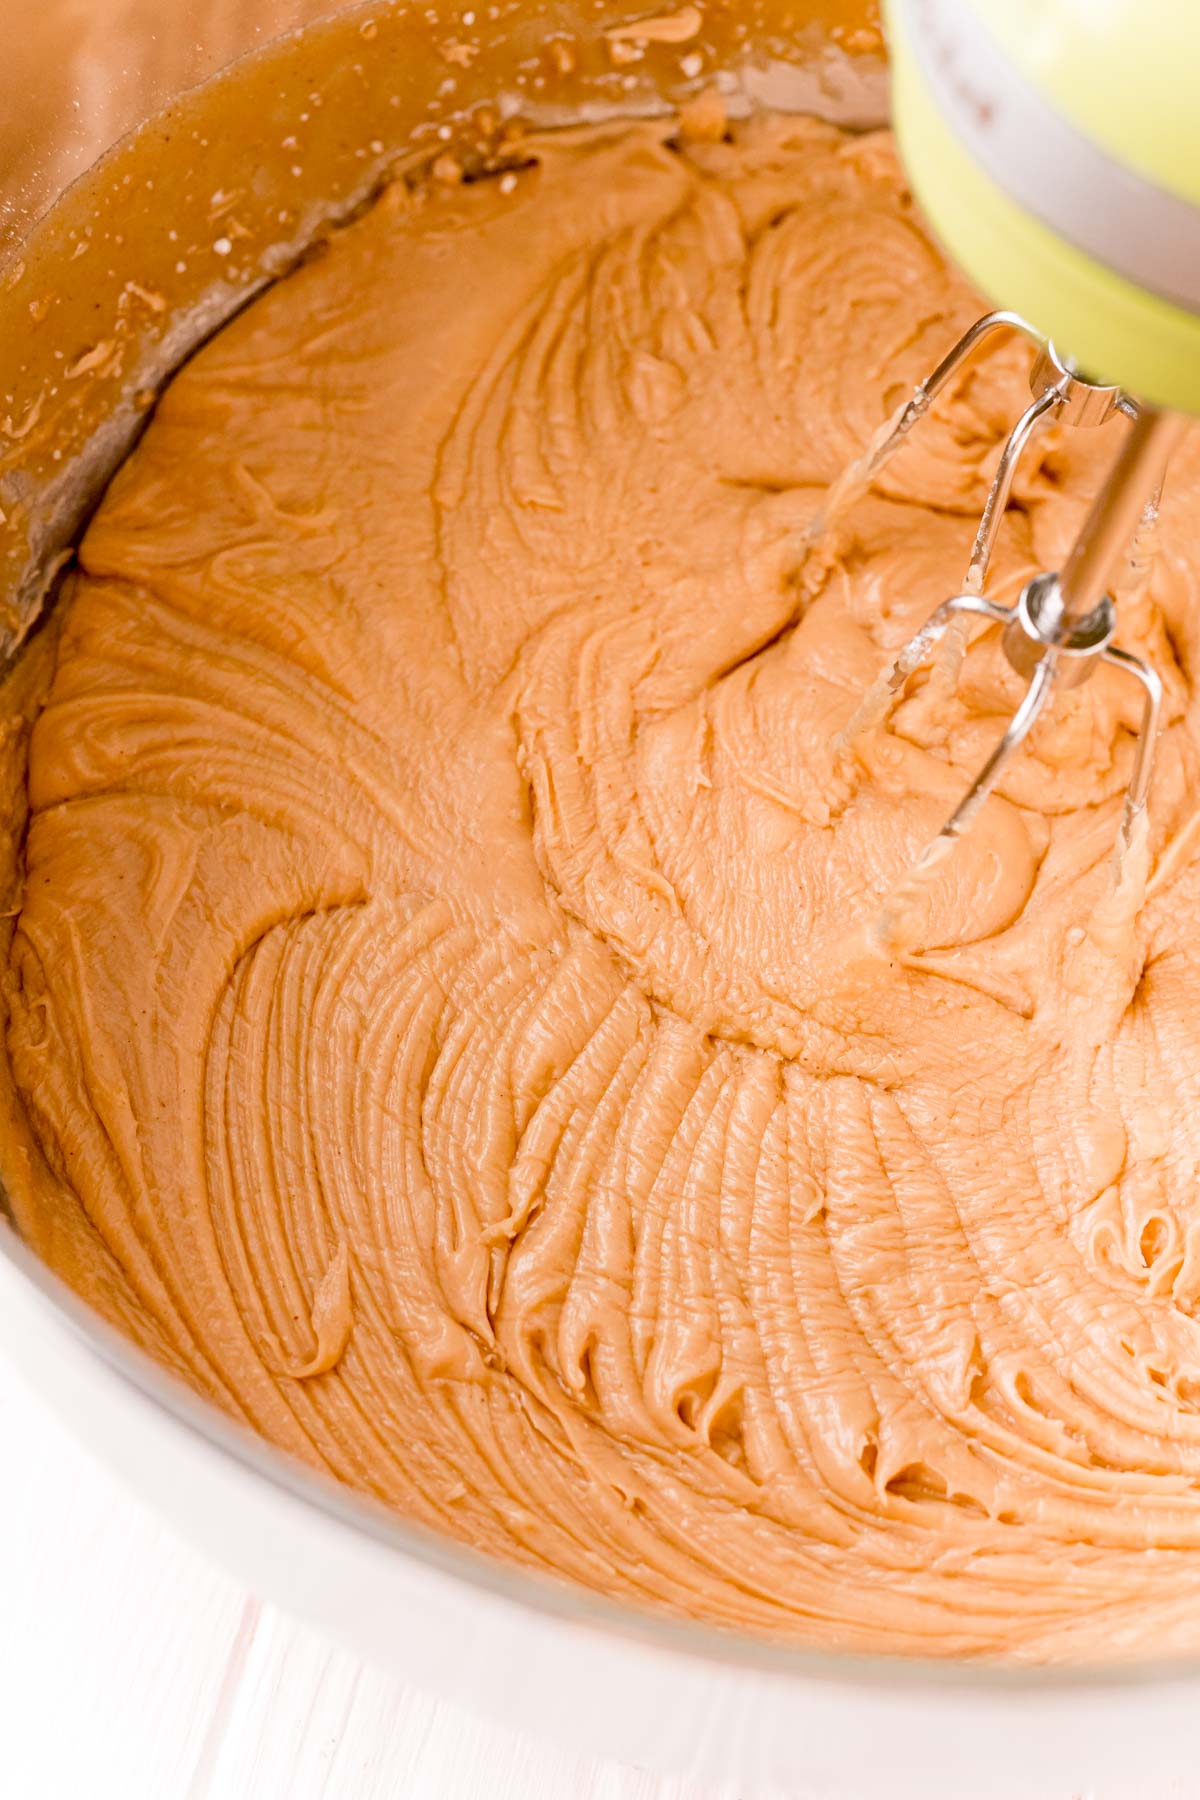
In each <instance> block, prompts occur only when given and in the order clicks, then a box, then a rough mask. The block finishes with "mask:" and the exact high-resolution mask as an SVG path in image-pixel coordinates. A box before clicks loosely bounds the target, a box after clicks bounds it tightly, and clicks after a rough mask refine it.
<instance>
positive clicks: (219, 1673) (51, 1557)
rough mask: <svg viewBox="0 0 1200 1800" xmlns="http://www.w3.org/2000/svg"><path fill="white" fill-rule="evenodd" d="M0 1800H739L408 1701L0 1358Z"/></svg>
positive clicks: (414, 1698)
mask: <svg viewBox="0 0 1200 1800" xmlns="http://www.w3.org/2000/svg"><path fill="white" fill-rule="evenodd" d="M0 1795H2V1796H3V1800H76V1797H77V1796H78V1797H79V1800H84V1797H86V1800H250V1797H253V1800H485V1797H486V1800H543V1797H545V1800H735V1797H734V1796H732V1795H731V1794H729V1793H728V1792H727V1791H726V1790H720V1791H718V1790H701V1789H699V1788H697V1787H695V1786H694V1785H692V1784H690V1783H680V1782H671V1781H661V1780H658V1779H656V1778H654V1777H652V1776H650V1775H647V1774H644V1773H641V1772H639V1771H638V1770H635V1769H630V1768H627V1767H624V1766H622V1765H619V1764H616V1763H611V1764H602V1763H596V1762H594V1761H592V1760H591V1759H590V1758H586V1759H585V1758H582V1757H577V1756H572V1755H570V1754H569V1753H567V1752H564V1751H561V1750H558V1749H556V1748H554V1747H552V1746H549V1745H546V1744H542V1743H538V1742H534V1741H531V1740H529V1739H526V1738H522V1737H519V1736H518V1735H516V1734H515V1733H509V1732H505V1731H503V1730H501V1729H499V1728H497V1727H496V1726H494V1725H490V1724H485V1723H483V1722H482V1721H480V1720H477V1719H475V1718H473V1717H471V1716H470V1715H469V1714H465V1713H463V1712H461V1711H459V1710H458V1709H457V1708H454V1707H451V1706H447V1705H444V1704H442V1703H441V1702H438V1701H436V1700H432V1699H430V1698H428V1697H426V1696H425V1695H422V1694H418V1693H415V1692H413V1691H412V1690H411V1689H407V1688H405V1687H404V1686H403V1685H402V1684H401V1683H399V1682H398V1681H396V1680H395V1679H394V1678H393V1677H391V1676H389V1675H387V1674H384V1673H381V1672H380V1671H378V1670H375V1669H371V1668H367V1667H365V1666H363V1665H362V1664H360V1663H359V1662H358V1661H357V1660H356V1659H355V1658H354V1657H353V1656H351V1655H349V1654H348V1653H347V1652H346V1651H344V1650H342V1649H341V1648H339V1647H334V1646H332V1645H329V1644H327V1643H325V1642H324V1641H322V1639H321V1638H320V1637H319V1636H317V1635H316V1634H315V1633H314V1632H312V1631H310V1630H309V1629H307V1628H306V1627H302V1626H299V1625H297V1624H295V1623H294V1622H292V1621H291V1620H289V1619H287V1618H286V1617H284V1616H283V1615H282V1614H281V1613H280V1612H278V1611H277V1610H276V1609H275V1608H274V1607H271V1606H266V1605H263V1604H261V1603H260V1602H259V1601H257V1600H256V1599H255V1598H254V1596H253V1595H251V1594H248V1593H246V1592H244V1591H243V1590H242V1589H241V1588H239V1586H238V1585H237V1583H236V1582H235V1581H233V1580H232V1579H230V1578H229V1577H228V1576H227V1575H225V1574H224V1573H223V1572H222V1571H220V1570H217V1569H214V1568H212V1567H211V1566H210V1565H209V1564H207V1563H206V1562H205V1561H204V1560H203V1559H202V1558H201V1557H200V1556H199V1555H198V1553H197V1552H195V1551H194V1550H193V1549H192V1548H191V1547H190V1546H188V1545H184V1544H182V1543H180V1542H179V1541H178V1540H177V1539H176V1538H175V1537H174V1536H173V1535H172V1534H171V1533H170V1532H168V1531H167V1530H166V1528H165V1527H164V1526H162V1525H161V1524H160V1523H159V1522H158V1520H157V1519H156V1518H154V1517H153V1516H152V1515H151V1514H150V1512H149V1511H148V1510H147V1509H146V1508H145V1507H143V1506H142V1505H141V1504H140V1503H139V1502H138V1501H137V1500H136V1499H135V1498H133V1497H132V1496H131V1495H129V1494H127V1493H126V1492H125V1491H124V1490H122V1489H121V1488H119V1487H118V1486H116V1485H115V1484H114V1482H113V1481H112V1479H111V1478H110V1477H109V1476H108V1475H107V1474H106V1473H105V1472H103V1471H102V1470H100V1469H99V1468H98V1467H96V1465H95V1464H94V1463H93V1462H92V1461H91V1459H90V1457H88V1456H87V1455H86V1454H85V1453H84V1451H82V1450H81V1449H80V1448H79V1447H78V1446H77V1445H76V1444H75V1443H74V1442H73V1441H72V1440H71V1439H70V1438H69V1437H68V1436H67V1434H66V1433H65V1431H64V1430H63V1428H62V1427H61V1426H60V1425H59V1424H58V1422H57V1421H56V1420H55V1419H52V1418H51V1417H50V1416H49V1415H48V1414H47V1413H46V1412H45V1411H44V1410H43V1409H42V1407H41V1406H40V1404H39V1403H38V1402H37V1400H36V1399H35V1397H34V1395H33V1394H32V1392H31V1391H30V1390H29V1389H28V1388H27V1387H26V1386H25V1384H24V1382H23V1381H22V1380H21V1378H20V1377H19V1375H18V1374H17V1372H16V1371H15V1370H14V1369H13V1368H12V1366H11V1365H10V1364H9V1363H8V1362H6V1361H4V1360H2V1359H0Z"/></svg>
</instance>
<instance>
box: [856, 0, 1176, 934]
mask: <svg viewBox="0 0 1200 1800" xmlns="http://www.w3.org/2000/svg"><path fill="white" fill-rule="evenodd" d="M884 15H885V22H886V26H887V32H888V40H889V48H890V52H891V59H892V96H893V99H892V108H893V121H894V125H895V130H896V135H897V140H898V143H899V148H900V153H901V157H902V160H903V161H904V164H905V167H906V170H907V173H908V176H909V179H910V181H911V183H912V186H913V189H914V192H915V194H916V196H917V198H918V200H919V201H920V203H921V205H922V208H923V210H924V212H925V215H926V217H927V219H928V220H929V222H930V224H931V225H932V227H933V229H934V231H935V232H936V234H937V235H938V236H939V237H940V238H941V240H942V242H943V244H944V245H945V247H946V249H947V250H948V251H949V253H950V254H951V256H952V257H953V258H954V260H955V261H956V262H957V263H958V264H959V266H960V267H961V268H962V269H963V270H964V271H965V273H966V274H968V275H969V276H970V277H971V279H972V280H973V281H974V283H975V284H976V286H977V287H979V288H980V289H981V290H982V292H983V293H985V294H986V295H988V296H989V298H991V299H992V300H994V301H995V302H997V303H999V304H1002V306H1003V307H1004V309H1005V310H1002V311H996V312H992V313H989V314H987V315H986V316H985V317H984V318H982V319H980V320H978V321H977V322H976V323H975V324H974V325H973V326H972V327H971V329H970V330H969V331H967V332H966V333H965V334H964V336H963V337H962V338H960V339H959V341H958V342H957V343H956V344H955V345H954V346H953V347H952V348H951V349H950V350H949V352H948V353H947V355H946V356H945V357H944V358H943V360H942V362H941V363H940V364H939V365H938V367H937V368H936V369H935V370H934V371H933V372H932V374H931V375H930V376H929V377H928V378H927V379H926V380H925V381H924V382H922V383H921V385H920V386H919V387H918V388H917V389H916V390H915V392H914V394H913V396H912V398H911V399H910V400H909V401H908V402H907V403H906V404H905V405H904V406H903V407H902V408H901V409H900V411H899V412H898V413H897V415H896V416H895V417H894V418H893V419H892V420H890V421H889V422H888V424H887V425H886V426H885V427H884V429H883V431H882V432H881V433H880V434H879V436H878V437H877V439H876V440H875V441H874V442H873V443H872V444H871V445H870V446H869V447H868V450H867V451H866V453H865V454H864V457H863V459H862V461H861V463H860V464H859V465H856V468H855V470H854V471H853V474H852V476H850V477H848V478H847V479H848V480H850V481H852V482H853V484H854V485H855V486H856V487H861V486H862V485H865V483H866V482H867V481H868V480H869V479H870V478H871V477H872V476H873V475H875V474H876V473H878V471H879V469H880V468H881V467H882V466H883V464H884V463H885V462H886V461H887V460H888V459H889V458H890V457H891V456H892V455H893V454H894V453H895V452H896V451H897V450H898V449H899V448H900V446H901V445H902V444H903V442H904V440H905V438H906V437H907V435H908V433H909V432H910V431H911V430H912V428H913V427H914V425H916V424H917V423H918V421H919V420H920V419H921V418H923V417H924V415H925V414H926V412H927V411H928V410H929V408H930V406H931V404H932V403H933V402H934V401H935V399H936V396H937V394H938V392H939V391H940V390H941V389H942V388H943V387H944V386H945V385H946V383H947V382H948V381H950V379H951V378H952V376H954V374H955V373H956V372H957V371H958V370H959V369H960V368H961V366H962V365H963V364H964V363H965V362H966V361H967V360H968V359H969V358H970V357H971V356H972V355H973V354H974V353H975V351H976V350H977V348H978V347H979V345H980V344H982V343H984V342H986V341H988V340H990V339H992V338H993V337H994V336H996V335H997V334H1000V333H1006V332H1013V333H1019V334H1021V335H1023V336H1025V337H1027V338H1029V339H1030V340H1031V341H1032V342H1033V343H1035V344H1036V346H1037V348H1038V355H1037V358H1036V361H1035V362H1034V365H1033V371H1032V376H1031V384H1030V385H1031V391H1032V397H1031V401H1030V405H1029V406H1028V408H1027V409H1026V411H1025V412H1024V413H1023V414H1022V416H1021V417H1020V418H1019V419H1018V421H1017V422H1016V424H1015V425H1014V427H1013V429H1012V432H1011V433H1010V435H1009V438H1008V440H1007V442H1006V444H1005V446H1004V449H1003V451H1002V454H1001V456H1000V460H999V464H998V466H997V469H996V474H995V478H994V480H993V482H992V485H991V490H990V492H989V494H988V498H987V503H986V505H985V508H984V513H983V517H982V520H981V523H980V527H979V531H978V533H977V535H976V538H975V543H974V546H973V549H972V552H971V557H970V562H969V565H968V568H967V571H966V573H965V576H964V580H963V586H962V591H961V592H960V593H958V594H955V595H952V596H951V597H950V598H949V599H948V600H946V601H945V602H944V603H943V605H941V606H940V607H938V609H937V610H936V611H935V612H934V613H933V615H932V616H931V617H930V618H929V619H928V620H927V621H926V623H925V625H924V626H922V628H921V630H920V631H918V632H917V633H916V635H915V636H914V637H913V638H912V639H911V640H910V641H909V642H908V643H907V644H906V645H905V646H904V647H903V649H902V650H901V651H900V654H899V655H898V656H897V657H896V659H895V661H894V662H893V663H892V664H891V666H890V667H889V668H888V669H886V670H885V671H884V672H883V673H882V674H881V676H880V677H879V679H878V680H877V681H876V682H875V683H874V684H873V686H872V688H871V689H870V690H869V691H868V693H867V694H866V695H865V697H864V699H863V701H862V703H861V705H860V706H859V707H858V709H857V710H856V712H855V714H854V716H853V718H852V719H851V721H850V723H849V725H848V726H847V727H846V728H845V730H844V731H843V732H842V734H841V741H842V744H843V746H845V745H848V744H849V742H850V741H851V740H852V739H853V738H854V737H855V736H856V735H857V733H858V732H860V731H861V730H863V729H865V728H866V727H867V726H868V725H872V724H876V723H879V722H880V721H881V720H882V719H884V718H885V717H886V716H887V714H888V713H889V712H890V710H891V708H892V706H893V705H894V704H896V703H897V702H898V700H899V698H900V697H901V695H902V694H903V692H904V689H905V687H906V685H907V683H908V681H909V679H910V677H911V676H912V675H914V674H915V673H916V671H917V670H918V669H919V668H920V667H921V666H922V665H923V664H925V663H927V662H928V661H929V660H930V659H931V658H932V657H934V655H935V654H936V655H938V656H940V657H941V658H943V659H944V663H945V666H946V667H948V668H949V669H951V670H952V669H953V667H954V665H955V660H956V658H960V657H961V654H962V651H963V649H964V648H965V643H966V636H967V634H968V633H969V631H970V630H971V629H972V628H973V626H974V625H975V624H976V623H977V622H979V621H986V622H987V623H988V624H991V625H999V626H1000V627H1001V630H1002V639H1001V641H1002V643H1003V647H1004V651H1005V653H1006V655H1007V657H1008V660H1009V662H1010V663H1011V664H1012V666H1013V667H1014V668H1015V669H1016V671H1017V672H1018V674H1020V675H1021V676H1022V677H1023V678H1025V679H1026V680H1027V682H1028V686H1027V688H1026V690H1025V694H1024V696H1023V698H1022V700H1021V703H1020V705H1019V706H1018V708H1017V710H1016V712H1015V713H1014V714H1013V717H1012V719H1011V721H1010V723H1009V726H1008V729H1007V730H1006V731H1005V733H1004V735H1003V737H1002V738H1001V740H1000V742H999V743H998V744H997V746H996V748H995V750H994V751H993V752H992V754H991V756H989V758H988V759H987V761H986V762H985V763H984V765H983V767H982V768H981V769H980V770H979V772H978V774H977V775H976V778H975V780H974V782H973V783H972V784H971V786H970V788H969V789H968V791H967V792H966V794H965V795H964V796H963V799H962V801H961V802H960V804H959V805H958V806H957V807H956V808H955V810H954V812H953V813H952V815H951V816H950V818H949V819H948V820H947V821H946V823H945V825H944V826H943V828H942V830H941V832H940V833H939V834H938V836H937V837H936V838H935V839H934V840H933V842H932V843H931V844H930V845H929V846H928V847H927V849H926V850H925V852H924V853H923V854H922V856H921V858H920V859H919V861H918V863H917V865H916V867H915V869H914V870H913V871H912V878H913V879H915V880H917V881H920V880H921V879H922V878H923V877H924V875H925V873H926V872H928V871H929V870H930V869H931V868H932V867H934V866H935V865H936V864H937V863H938V862H940V861H941V860H942V858H943V857H944V856H945V855H946V854H947V853H948V851H949V850H950V848H951V846H952V844H953V842H954V840H955V838H957V837H958V836H959V835H960V834H961V833H962V832H963V831H964V830H965V829H966V828H967V826H968V825H969V824H970V821H971V819H972V818H973V817H974V815H975V814H976V813H977V812H978V810H979V809H980V807H981V806H982V805H983V804H984V802H985V800H986V799H987V797H988V795H989V794H990V793H991V792H992V790H993V788H994V787H995V785H996V783H997V781H998V780H999V778H1000V776H1001V774H1002V772H1003V770H1004V768H1005V766H1006V765H1007V763H1008V762H1009V761H1010V759H1011V758H1012V757H1013V756H1014V755H1015V754H1016V752H1017V750H1018V749H1019V747H1020V745H1021V743H1022V742H1023V741H1024V739H1025V738H1026V737H1027V736H1028V734H1029V732H1030V730H1031V728H1032V727H1033V725H1034V723H1035V721H1036V720H1037V718H1038V717H1039V715H1040V714H1041V713H1042V712H1044V711H1045V709H1046V708H1047V706H1048V705H1049V704H1050V703H1051V702H1052V699H1053V696H1054V693H1055V691H1056V689H1058V688H1061V687H1066V686H1071V685H1074V684H1075V683H1077V682H1079V681H1082V680H1084V679H1086V678H1087V676H1088V675H1089V674H1091V673H1092V671H1093V670H1094V669H1095V668H1096V667H1097V666H1098V665H1099V663H1100V662H1101V661H1104V662H1107V663H1109V664H1112V665H1116V666H1118V667H1119V668H1121V669H1122V670H1123V671H1124V672H1125V673H1126V674H1128V675H1129V677H1130V678H1132V679H1134V680H1136V681H1137V682H1139V683H1140V685H1141V690H1142V699H1143V705H1142V726H1141V732H1140V735H1139V740H1138V744H1137V748H1136V753H1135V756H1134V759H1133V766H1132V773H1131V777H1130V781H1129V786H1128V790H1127V793H1126V800H1125V808H1124V814H1123V823H1122V831H1121V839H1122V842H1124V843H1127V842H1128V841H1129V840H1130V838H1131V836H1132V834H1133V832H1134V831H1135V829H1136V827H1137V824H1138V820H1139V818H1140V817H1141V815H1142V813H1143V811H1144V808H1145V803H1146V796H1147V792H1148V788H1149V781H1150V773H1151V763H1152V758H1153V749H1154V740H1155V736H1156V733H1157V730H1158V724H1159V713H1160V708H1161V698H1162V690H1161V683H1160V681H1159V678H1158V676H1157V674H1156V673H1155V671H1154V670H1153V668H1151V667H1150V665H1149V664H1148V663H1146V662H1144V661H1143V660H1142V659H1141V658H1138V657H1135V656H1132V655H1130V654H1128V653H1127V652H1125V651H1123V650H1121V649H1119V648H1118V647H1117V646H1116V645H1115V644H1114V642H1113V639H1114V637H1115V635H1116V631H1117V616H1116V610H1115V608H1114V605H1113V602H1112V599H1111V596H1110V595H1109V594H1108V592H1107V588H1108V584H1109V582H1110V580H1111V578H1112V576H1113V573H1114V571H1115V570H1116V569H1117V567H1118V565H1119V563H1120V559H1121V558H1122V556H1123V555H1124V554H1125V553H1126V551H1127V549H1128V547H1129V544H1130V541H1131V539H1132V538H1133V536H1134V534H1135V532H1136V531H1137V529H1138V526H1139V523H1140V522H1143V521H1150V520H1152V519H1153V517H1154V514H1155V511H1156V509H1157V502H1158V494H1159V491H1160V489H1161V483H1162V477H1163V471H1164V468H1165V465H1166V461H1167V458H1168V455H1169V452H1170V449H1171V446H1172V444H1173V442H1174V440H1175V438H1176V436H1177V435H1178V433H1179V431H1180V430H1181V428H1182V424H1183V417H1182V415H1183V414H1185V413H1194V414H1200V5H1197V0H1140V3H1139V0H884ZM1010 309H1011V310H1010ZM1085 370H1086V372H1087V373H1086V375H1085V374H1084V373H1083V371H1085ZM1118 412H1119V413H1122V414H1124V415H1126V417H1127V419H1128V420H1129V421H1130V422H1131V423H1130V425H1129V426H1128V428H1127V430H1126V433H1125V436H1124V441H1123V444H1122V447H1121V449H1120V451H1119V453H1118V455H1117V457H1116V459H1115V461H1114V464H1113V466H1112V469H1111V470H1110V472H1109V475H1108V477H1107V479H1106V480H1105V482H1104V484H1103V487H1102V489H1101V491H1100V493H1099V494H1098V495H1097V497H1096V500H1095V502H1094V503H1093V505H1092V507H1091V509H1090V511H1089V514H1088V516H1087V519H1086V521H1085V523H1084V526H1083V528H1082V530H1081V532H1080V534H1079V537H1078V538H1077V540H1076V542H1075V544H1074V545H1073V547H1072V549H1071V551H1070V553H1069V555H1068V556H1067V559H1066V561H1065V562H1064V565H1063V567H1062V569H1061V570H1054V571H1046V572H1044V573H1041V574H1038V575H1036V576H1035V577H1034V578H1033V579H1032V580H1031V581H1029V582H1028V583H1027V584H1026V586H1025V587H1024V589H1023V590H1022V592H1021V594H1020V596H1019V598H1018V600H1017V602H1016V604H1015V605H1014V606H1011V607H1009V606H1002V605H999V604H998V603H997V602H995V601H993V600H991V599H989V598H988V597H987V596H986V595H985V593H984V586H985V582H986V578H987V572H988V565H989V560H990V557H991V552H992V547H993V544H994V542H995V538H996V534H997V531H998V528H999V524H1000V521H1001V519H1002V517H1003V514H1004V510H1005V506H1006V504H1007V502H1008V498H1009V495H1010V493H1011V490H1012V482H1013V477H1014V474H1015V471H1016V467H1017V463H1018V460H1019V458H1020V456H1021V454H1022V452H1023V450H1024V449H1025V447H1026V445H1027V444H1028V443H1029V441H1030V439H1031V438H1032V437H1033V436H1034V434H1035V433H1036V431H1037V430H1038V428H1039V427H1040V426H1041V425H1042V424H1043V423H1045V422H1049V421H1051V420H1060V421H1062V422H1064V423H1068V424H1075V425H1080V426H1086V427H1092V426H1096V425H1101V424H1103V423H1104V422H1105V421H1107V420H1108V419H1109V418H1111V417H1112V416H1113V415H1115V414H1116V413H1118ZM910 892H911V883H910V882H909V881H906V883H905V884H904V887H903V888H902V889H901V890H898V891H897V894H896V895H894V896H893V897H892V899H891V901H889V902H888V903H887V904H886V905H885V910H884V914H883V917H882V919H881V921H880V932H881V935H882V936H883V938H884V939H885V940H886V939H887V938H888V937H889V936H895V935H896V934H897V933H898V932H900V931H901V930H902V924H901V920H902V915H903V912H904V910H905V904H906V896H907V895H908V894H909V893H910Z"/></svg>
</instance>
